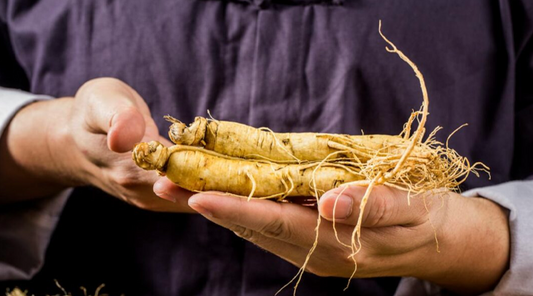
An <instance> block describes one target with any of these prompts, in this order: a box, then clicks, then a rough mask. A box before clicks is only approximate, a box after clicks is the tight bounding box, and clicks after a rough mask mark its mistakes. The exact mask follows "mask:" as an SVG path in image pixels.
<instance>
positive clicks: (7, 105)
mask: <svg viewBox="0 0 533 296" xmlns="http://www.w3.org/2000/svg"><path fill="white" fill-rule="evenodd" d="M51 98H52V97H50V96H45V95H35V94H32V93H28V92H25V91H21V90H16V89H10V88H4V87H0V106H1V108H0V134H2V133H3V132H4V129H5V128H6V126H7V124H8V123H9V122H10V121H11V118H12V117H13V116H14V115H15V113H17V111H18V110H20V108H22V107H24V106H26V105H28V104H29V103H32V102H35V101H38V100H46V99H51Z"/></svg>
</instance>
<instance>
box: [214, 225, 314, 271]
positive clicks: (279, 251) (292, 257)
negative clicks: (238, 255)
mask: <svg viewBox="0 0 533 296" xmlns="http://www.w3.org/2000/svg"><path fill="white" fill-rule="evenodd" d="M205 217H206V218H207V219H208V220H210V221H211V222H213V223H216V224H218V225H220V226H222V227H224V228H227V229H229V230H231V231H233V233H235V235H237V236H238V237H240V238H243V239H245V240H247V241H249V242H251V243H253V244H255V245H257V246H259V247H260V248H262V249H264V250H266V251H269V252H271V253H273V254H276V255H277V256H279V257H281V258H283V259H285V260H287V261H289V262H291V263H292V264H294V265H296V266H298V267H300V266H301V264H302V263H303V260H304V258H305V254H307V251H309V248H308V247H307V248H304V247H300V246H296V245H294V244H291V243H288V242H285V241H282V240H278V239H275V238H272V237H269V236H266V235H263V234H261V233H259V232H257V231H255V230H252V229H249V228H246V227H243V226H241V225H237V224H234V223H232V222H229V221H227V220H220V219H217V218H214V217H213V216H205Z"/></svg>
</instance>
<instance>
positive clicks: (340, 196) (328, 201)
mask: <svg viewBox="0 0 533 296" xmlns="http://www.w3.org/2000/svg"><path fill="white" fill-rule="evenodd" d="M366 190H367V187H366V186H357V185H349V186H346V187H339V188H336V189H333V190H330V191H329V192H326V193H325V194H324V195H323V196H322V197H321V198H320V201H319V205H318V209H319V212H320V214H321V215H322V217H324V218H325V219H327V220H330V221H332V220H333V219H335V222H336V223H342V224H348V225H356V224H357V221H358V219H359V213H360V205H361V200H362V198H363V196H364V195H365V192H366ZM407 199H408V196H407V193H406V192H404V191H400V190H397V189H394V188H390V187H387V186H377V187H374V188H373V190H372V191H371V193H370V195H369V196H368V201H367V203H366V205H365V207H364V212H363V218H362V226H363V227H383V226H394V225H415V224H420V223H423V222H424V221H425V220H427V210H426V208H425V207H424V203H423V202H424V201H422V200H420V199H419V198H417V199H413V201H412V202H411V205H409V203H408V200H407Z"/></svg>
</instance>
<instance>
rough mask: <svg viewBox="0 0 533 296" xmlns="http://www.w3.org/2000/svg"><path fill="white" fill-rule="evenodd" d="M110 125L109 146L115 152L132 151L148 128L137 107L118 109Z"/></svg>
mask: <svg viewBox="0 0 533 296" xmlns="http://www.w3.org/2000/svg"><path fill="white" fill-rule="evenodd" d="M110 125H111V127H110V128H109V132H108V134H107V146H108V147H109V150H111V151H114V152H127V151H130V150H131V149H132V148H133V147H134V146H135V144H137V143H138V142H140V141H141V140H142V138H143V136H144V133H145V128H146V126H145V122H144V118H143V116H142V115H141V113H140V112H139V111H138V110H137V109H136V108H135V107H128V108H124V109H122V110H117V113H116V114H115V115H114V116H113V118H112V119H111V124H110Z"/></svg>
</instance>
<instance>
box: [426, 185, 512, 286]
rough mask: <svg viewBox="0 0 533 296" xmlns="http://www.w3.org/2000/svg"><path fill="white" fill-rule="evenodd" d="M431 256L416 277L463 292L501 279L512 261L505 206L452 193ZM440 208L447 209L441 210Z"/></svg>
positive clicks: (430, 251) (495, 282) (430, 252)
mask: <svg viewBox="0 0 533 296" xmlns="http://www.w3.org/2000/svg"><path fill="white" fill-rule="evenodd" d="M447 206H449V207H450V209H449V211H448V213H454V214H444V216H446V218H445V219H444V223H443V225H442V231H441V232H440V233H439V230H437V236H438V238H439V249H440V252H437V251H436V245H435V244H433V246H428V249H427V250H426V252H428V253H429V254H430V256H428V257H429V258H432V259H431V260H430V262H428V263H427V264H424V271H423V272H421V273H418V274H417V275H416V277H418V278H421V279H424V280H428V281H430V282H433V283H435V284H437V285H439V286H442V287H444V288H447V289H449V290H452V291H454V292H458V293H462V294H469V295H470V294H480V293H483V292H486V291H489V290H491V289H493V288H494V287H495V285H496V284H497V283H498V282H499V280H500V278H501V277H502V275H503V273H504V272H505V271H506V269H507V266H508V262H509V230H508V222H507V221H508V220H507V219H508V218H507V213H506V211H505V210H504V209H502V208H501V207H499V206H498V205H496V204H494V203H493V202H491V201H489V200H486V199H483V198H465V197H463V196H460V195H456V194H452V196H451V197H450V202H449V203H448V205H447ZM441 211H444V210H443V209H441Z"/></svg>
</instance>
